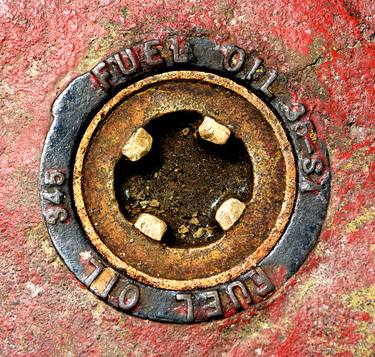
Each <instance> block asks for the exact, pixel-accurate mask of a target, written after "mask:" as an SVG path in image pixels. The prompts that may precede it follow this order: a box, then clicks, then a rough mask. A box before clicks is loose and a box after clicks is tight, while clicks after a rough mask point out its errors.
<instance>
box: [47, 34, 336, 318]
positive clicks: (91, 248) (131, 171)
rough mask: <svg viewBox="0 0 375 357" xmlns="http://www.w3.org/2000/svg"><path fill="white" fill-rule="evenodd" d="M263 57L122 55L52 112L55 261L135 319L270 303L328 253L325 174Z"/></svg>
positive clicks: (218, 49)
mask: <svg viewBox="0 0 375 357" xmlns="http://www.w3.org/2000/svg"><path fill="white" fill-rule="evenodd" d="M277 82H278V73H277V71H276V70H272V69H268V68H267V67H266V66H265V65H264V64H263V62H262V60H261V59H260V58H258V57H257V55H256V54H255V53H252V54H246V53H245V51H244V50H243V49H241V48H239V47H237V46H234V45H223V46H219V45H216V44H215V43H212V42H211V41H209V40H207V39H202V38H199V39H194V38H189V39H184V38H181V37H177V36H175V37H171V38H168V39H166V40H164V41H160V40H151V41H146V42H145V43H142V44H136V45H134V46H132V47H131V48H127V49H124V50H122V51H120V52H118V53H115V54H113V55H112V56H110V57H109V58H107V59H106V60H105V61H103V62H100V63H99V64H98V65H97V66H95V68H93V70H92V71H91V72H89V73H86V74H84V75H82V76H80V77H78V78H77V79H75V80H74V81H73V82H72V83H71V84H70V85H69V86H68V87H67V88H66V89H65V90H64V92H63V93H61V95H60V96H59V97H58V99H57V100H56V101H55V103H54V106H53V123H52V126H51V129H50V132H49V134H48V136H47V139H46V142H45V146H44V152H43V157H42V163H41V176H40V178H41V201H42V209H43V214H44V217H45V221H46V224H47V226H48V230H49V234H50V237H51V239H52V241H53V244H54V246H55V247H56V249H57V251H58V252H59V254H60V255H61V257H62V258H63V260H64V262H65V263H66V265H67V266H68V268H69V269H70V270H71V271H72V272H73V273H74V274H75V276H76V277H77V278H78V279H79V280H80V281H81V282H82V283H83V284H84V285H86V286H87V287H88V288H89V289H90V290H91V291H92V292H94V293H95V294H96V295H98V296H99V297H100V298H102V299H103V300H105V301H106V302H107V303H109V304H110V305H112V306H114V307H115V308H117V309H119V310H122V311H125V312H127V313H128V314H131V315H134V316H138V317H142V318H148V319H152V320H158V321H168V322H178V323H192V322H199V321H207V320H210V319H213V318H223V317H228V316H231V315H233V314H234V313H236V312H238V311H240V310H242V309H246V308H248V307H250V306H253V305H257V304H261V303H262V302H263V301H265V299H268V298H269V297H271V296H272V295H273V294H274V292H275V290H276V289H277V288H279V287H280V286H281V285H282V284H283V283H284V282H285V281H286V280H287V279H288V278H289V277H290V276H292V275H293V274H294V273H295V272H296V271H297V270H298V268H299V267H300V265H301V264H302V263H303V261H304V260H305V258H306V256H307V255H308V253H309V251H310V250H311V249H312V248H313V246H314V244H315V242H316V240H317V239H318V236H319V232H320V229H321V226H322V223H323V220H324V217H325V212H326V208H327V204H328V195H329V162H328V154H327V152H326V149H325V146H324V144H323V143H322V142H321V141H320V140H319V139H318V137H317V134H316V131H315V129H314V128H313V126H312V123H311V122H310V121H309V120H308V119H307V118H306V115H305V111H306V110H305V108H304V106H303V105H302V104H301V103H294V102H292V101H290V98H288V97H286V96H277V95H273V94H272V91H271V89H270V88H271V86H275V88H277V84H278V83H277Z"/></svg>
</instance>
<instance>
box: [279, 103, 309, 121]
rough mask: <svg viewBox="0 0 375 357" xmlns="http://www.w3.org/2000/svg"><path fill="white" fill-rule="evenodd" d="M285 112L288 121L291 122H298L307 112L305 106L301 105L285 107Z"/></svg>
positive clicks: (294, 104) (293, 104) (295, 104)
mask: <svg viewBox="0 0 375 357" xmlns="http://www.w3.org/2000/svg"><path fill="white" fill-rule="evenodd" d="M284 110H285V114H286V116H287V119H288V120H289V121H291V122H294V121H296V120H298V119H299V118H300V117H301V116H302V115H303V114H305V112H306V109H305V106H304V105H303V104H301V103H292V104H291V106H290V107H288V106H287V105H284Z"/></svg>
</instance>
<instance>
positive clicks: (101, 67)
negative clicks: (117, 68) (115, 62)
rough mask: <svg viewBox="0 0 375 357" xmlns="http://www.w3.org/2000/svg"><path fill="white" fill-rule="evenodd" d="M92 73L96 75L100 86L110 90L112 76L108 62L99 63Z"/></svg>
mask: <svg viewBox="0 0 375 357" xmlns="http://www.w3.org/2000/svg"><path fill="white" fill-rule="evenodd" d="M91 73H92V74H93V75H94V77H95V78H96V79H97V80H98V82H99V84H100V86H101V87H102V88H103V89H104V90H108V89H110V88H111V83H110V81H109V78H111V74H110V73H109V72H108V69H107V64H106V63H105V62H100V63H98V64H97V65H96V66H95V67H94V68H93V69H92V70H91Z"/></svg>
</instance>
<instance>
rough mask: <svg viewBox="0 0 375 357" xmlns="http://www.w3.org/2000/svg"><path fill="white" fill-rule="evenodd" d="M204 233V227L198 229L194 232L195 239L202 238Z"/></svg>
mask: <svg viewBox="0 0 375 357" xmlns="http://www.w3.org/2000/svg"><path fill="white" fill-rule="evenodd" d="M204 232H205V229H204V228H202V227H200V228H198V229H197V230H196V231H195V232H194V234H193V237H194V238H200V237H202V236H203V234H204Z"/></svg>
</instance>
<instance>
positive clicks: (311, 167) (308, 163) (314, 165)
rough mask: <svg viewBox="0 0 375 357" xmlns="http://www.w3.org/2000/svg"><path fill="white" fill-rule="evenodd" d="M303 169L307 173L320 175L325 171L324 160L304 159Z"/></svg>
mask: <svg viewBox="0 0 375 357" xmlns="http://www.w3.org/2000/svg"><path fill="white" fill-rule="evenodd" d="M302 169H303V171H304V172H305V173H306V174H307V175H310V174H312V173H315V174H317V175H319V174H321V173H322V171H323V162H322V160H320V159H304V160H303V161H302Z"/></svg>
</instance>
